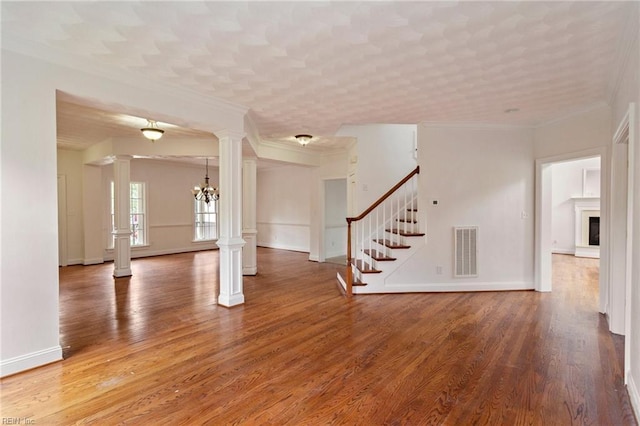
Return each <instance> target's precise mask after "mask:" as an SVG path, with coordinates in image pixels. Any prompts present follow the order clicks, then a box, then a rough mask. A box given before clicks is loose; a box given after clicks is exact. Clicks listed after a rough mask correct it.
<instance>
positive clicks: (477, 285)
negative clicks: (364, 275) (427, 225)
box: [354, 281, 535, 294]
mask: <svg viewBox="0 0 640 426" xmlns="http://www.w3.org/2000/svg"><path fill="white" fill-rule="evenodd" d="M534 289H535V286H534V284H533V282H524V281H514V282H497V283H494V282H465V283H455V282H449V283H423V284H384V285H378V286H365V287H357V288H356V287H354V293H356V292H357V293H360V294H364V293H436V292H438V293H442V292H456V291H467V292H468V291H514V290H534Z"/></svg>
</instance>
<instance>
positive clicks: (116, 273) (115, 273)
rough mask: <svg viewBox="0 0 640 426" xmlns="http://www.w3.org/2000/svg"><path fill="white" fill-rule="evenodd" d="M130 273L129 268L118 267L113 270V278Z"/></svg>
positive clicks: (129, 274) (128, 275)
mask: <svg viewBox="0 0 640 426" xmlns="http://www.w3.org/2000/svg"><path fill="white" fill-rule="evenodd" d="M132 275H133V274H132V273H131V269H118V270H114V271H113V276H114V278H122V277H130V276H132Z"/></svg>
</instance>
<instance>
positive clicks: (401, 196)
mask: <svg viewBox="0 0 640 426" xmlns="http://www.w3.org/2000/svg"><path fill="white" fill-rule="evenodd" d="M419 173H420V166H417V167H416V168H415V169H414V170H413V171H412V172H411V173H409V174H408V175H407V176H405V177H404V178H403V179H402V180H401V181H400V182H398V183H397V184H396V185H394V187H393V188H391V189H390V190H388V191H387V192H386V193H385V194H384V195H383V196H382V197H380V198H378V199H377V200H376V201H375V202H374V203H373V204H371V205H370V206H369V207H368V208H367V209H366V210H365V211H363V212H362V213H361V214H360V215H358V216H356V217H348V218H347V276H346V280H345V283H346V293H347V295H348V296H351V295H352V294H353V276H354V274H353V264H354V262H356V263H357V262H364V250H365V249H367V250H368V252H369V254H370V255H371V254H372V253H374V249H373V247H374V245H373V243H374V241H375V242H379V241H383V244H379V243H377V244H376V245H375V246H376V247H378V246H381V245H384V240H385V239H386V238H385V235H386V233H387V229H389V230H390V231H391V232H390V236H389V241H390V243H391V245H394V244H397V245H400V242H401V233H402V232H404V233H406V232H409V231H412V230H413V222H414V220H415V214H414V211H415V207H416V204H415V201H416V198H417V192H418V191H417V187H418V182H417V180H418V178H417V175H418V174H419ZM402 211H404V212H405V213H404V215H401V212H402ZM407 211H411V213H410V214H409V215H407V214H406V212H407ZM395 221H397V224H396V223H394V222H395ZM352 223H355V226H354V227H353V228H352ZM353 229H355V234H356V235H355V238H354V237H353V236H352V230H353ZM352 253H355V259H354V258H353V256H352Z"/></svg>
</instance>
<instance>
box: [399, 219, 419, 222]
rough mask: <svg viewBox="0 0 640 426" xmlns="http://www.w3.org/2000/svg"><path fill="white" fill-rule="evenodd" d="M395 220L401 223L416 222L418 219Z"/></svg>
mask: <svg viewBox="0 0 640 426" xmlns="http://www.w3.org/2000/svg"><path fill="white" fill-rule="evenodd" d="M396 221H398V222H402V223H418V221H417V220H415V219H396Z"/></svg>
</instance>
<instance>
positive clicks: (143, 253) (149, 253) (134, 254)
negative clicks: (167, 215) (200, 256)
mask: <svg viewBox="0 0 640 426" xmlns="http://www.w3.org/2000/svg"><path fill="white" fill-rule="evenodd" d="M204 250H218V246H217V245H215V244H207V245H200V246H197V247H178V248H171V249H164V250H144V251H138V250H131V258H132V259H138V258H141V257H151V256H164V255H167V254H179V253H189V252H192V251H204ZM104 260H108V261H112V260H113V252H110V253H107V254H105V256H104Z"/></svg>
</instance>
